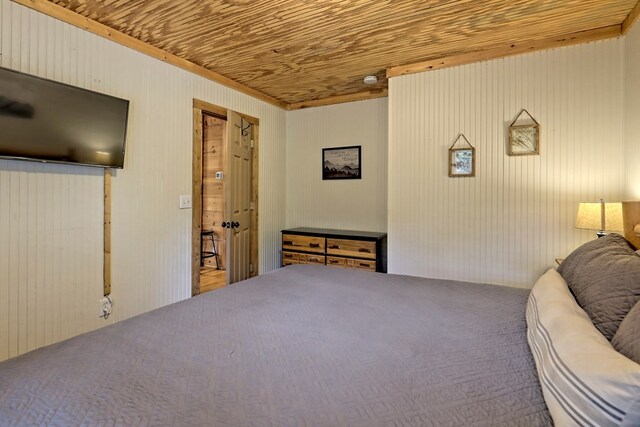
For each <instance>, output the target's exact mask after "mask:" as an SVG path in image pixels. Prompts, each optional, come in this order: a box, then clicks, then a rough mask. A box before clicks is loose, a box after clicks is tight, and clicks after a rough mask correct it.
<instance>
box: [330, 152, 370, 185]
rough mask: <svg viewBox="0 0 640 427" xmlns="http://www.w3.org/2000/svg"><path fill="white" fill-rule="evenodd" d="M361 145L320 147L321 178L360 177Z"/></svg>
mask: <svg viewBox="0 0 640 427" xmlns="http://www.w3.org/2000/svg"><path fill="white" fill-rule="evenodd" d="M361 154H362V146H360V145H353V146H349V147H331V148H323V149H322V180H323V181H325V180H335V179H362V163H361Z"/></svg>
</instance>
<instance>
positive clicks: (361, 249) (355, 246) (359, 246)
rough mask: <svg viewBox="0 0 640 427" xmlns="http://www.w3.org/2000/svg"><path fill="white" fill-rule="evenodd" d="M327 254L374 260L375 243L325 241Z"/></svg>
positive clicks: (342, 240) (339, 240)
mask: <svg viewBox="0 0 640 427" xmlns="http://www.w3.org/2000/svg"><path fill="white" fill-rule="evenodd" d="M327 254H329V255H342V256H350V257H360V258H369V259H376V242H369V241H364V240H347V239H327Z"/></svg>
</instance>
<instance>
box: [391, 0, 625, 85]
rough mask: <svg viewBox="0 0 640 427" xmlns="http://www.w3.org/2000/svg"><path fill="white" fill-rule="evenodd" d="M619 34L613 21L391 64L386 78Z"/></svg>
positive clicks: (618, 29)
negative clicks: (598, 25) (560, 34)
mask: <svg viewBox="0 0 640 427" xmlns="http://www.w3.org/2000/svg"><path fill="white" fill-rule="evenodd" d="M636 7H637V6H636ZM627 19H628V18H627ZM620 35H622V25H612V26H610V27H604V28H596V29H593V30H588V31H581V32H578V33H573V34H568V35H566V36H560V37H549V38H545V39H540V40H532V41H526V42H519V43H512V44H509V45H507V46H502V47H497V48H494V49H487V50H481V51H477V52H469V53H462V54H458V55H451V56H445V57H442V58H437V59H432V60H429V61H423V62H418V63H415V64H408V65H400V66H396V67H390V68H388V69H387V78H391V77H398V76H403V75H406V74H414V73H421V72H424V71H432V70H439V69H442V68H448V67H455V66H457V65H464V64H471V63H474V62H481V61H488V60H491V59H497V58H504V57H507V56H512V55H519V54H522V53H528V52H535V51H539V50H546V49H554V48H558V47H564V46H570V45H574V44H579V43H587V42H592V41H596V40H604V39H608V38H613V37H618V36H620Z"/></svg>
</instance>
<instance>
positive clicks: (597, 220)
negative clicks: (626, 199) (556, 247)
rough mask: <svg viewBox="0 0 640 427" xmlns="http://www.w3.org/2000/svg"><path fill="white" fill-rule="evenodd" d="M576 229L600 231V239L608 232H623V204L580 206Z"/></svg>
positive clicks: (596, 203) (598, 234)
mask: <svg viewBox="0 0 640 427" xmlns="http://www.w3.org/2000/svg"><path fill="white" fill-rule="evenodd" d="M576 228H582V229H585V230H598V232H597V233H596V235H597V236H598V237H602V236H605V235H606V234H607V231H614V230H615V231H619V230H623V229H624V226H623V223H622V203H620V202H618V203H605V202H604V200H600V201H599V202H585V203H580V205H579V206H578V215H577V216H576Z"/></svg>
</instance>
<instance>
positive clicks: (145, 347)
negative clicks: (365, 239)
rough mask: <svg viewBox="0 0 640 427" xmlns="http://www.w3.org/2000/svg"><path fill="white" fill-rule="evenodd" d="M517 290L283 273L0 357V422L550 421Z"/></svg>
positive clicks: (347, 273) (323, 270) (298, 270)
mask: <svg viewBox="0 0 640 427" xmlns="http://www.w3.org/2000/svg"><path fill="white" fill-rule="evenodd" d="M527 296H528V291H526V290H520V289H512V288H505V287H497V286H490V285H478V284H468V283H459V282H452V281H443V280H428V279H420V278H414V277H406V276H396V275H385V274H378V273H369V272H364V271H354V270H343V269H333V268H330V267H321V266H292V267H287V268H285V269H281V270H278V271H275V272H273V273H270V274H266V275H263V276H260V277H257V278H254V279H251V280H247V281H245V282H241V283H239V284H236V285H232V286H229V287H227V288H224V289H221V290H217V291H214V292H210V293H207V294H204V295H201V296H198V297H196V298H192V299H190V300H187V301H183V302H180V303H177V304H173V305H170V306H168V307H164V308H161V309H159V310H155V311H152V312H150V313H146V314H143V315H141V316H138V317H135V318H132V319H129V320H126V321H123V322H120V323H117V324H115V325H112V326H108V327H105V328H102V329H100V330H97V331H94V332H91V333H88V334H84V335H81V336H78V337H75V338H73V339H70V340H67V341H65V342H62V343H59V344H55V345H52V346H49V347H46V348H43V349H40V350H36V351H33V352H31V353H28V354H26V355H23V356H20V357H18V358H15V359H11V360H8V361H5V362H3V363H0V425H3V426H5V425H59V426H72V425H88V426H91V425H103V426H115V425H122V426H137V425H142V426H146V425H178V426H191V425H193V426H197V425H203V426H205V425H206V426H352V425H353V426H471V425H477V426H497V425H521V426H540V425H550V424H551V420H550V417H549V414H548V412H547V409H546V406H545V404H544V401H543V398H542V393H541V390H540V386H539V383H538V379H537V376H536V373H535V367H534V363H533V359H532V357H531V354H530V351H529V348H528V346H527V342H526V333H525V332H526V323H525V304H526V299H527ZM116 309H117V306H116Z"/></svg>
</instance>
